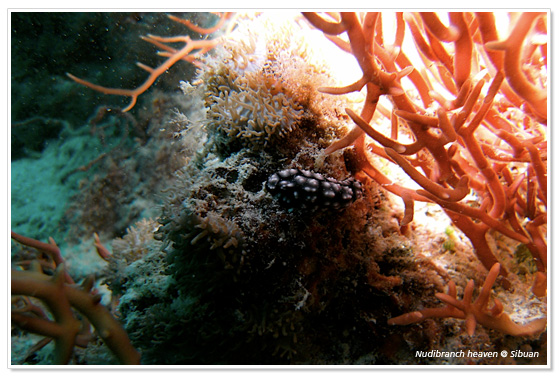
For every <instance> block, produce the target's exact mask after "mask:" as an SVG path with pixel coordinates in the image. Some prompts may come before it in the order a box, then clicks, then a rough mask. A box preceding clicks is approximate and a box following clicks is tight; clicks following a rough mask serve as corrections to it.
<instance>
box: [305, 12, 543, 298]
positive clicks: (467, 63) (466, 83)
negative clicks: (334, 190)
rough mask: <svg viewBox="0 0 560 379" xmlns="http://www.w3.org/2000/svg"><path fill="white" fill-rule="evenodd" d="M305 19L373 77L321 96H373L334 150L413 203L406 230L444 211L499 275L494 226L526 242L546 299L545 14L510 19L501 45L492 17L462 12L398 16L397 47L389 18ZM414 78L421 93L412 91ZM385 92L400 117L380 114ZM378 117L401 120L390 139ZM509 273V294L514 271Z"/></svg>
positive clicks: (338, 16) (343, 15)
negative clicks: (391, 165) (389, 36)
mask: <svg viewBox="0 0 560 379" xmlns="http://www.w3.org/2000/svg"><path fill="white" fill-rule="evenodd" d="M304 15H305V17H306V18H307V19H308V21H309V22H310V23H311V24H312V25H314V26H315V27H316V28H318V29H320V30H321V31H323V32H324V33H325V34H326V35H327V36H328V38H329V39H331V40H333V42H335V43H336V44H337V46H339V47H340V48H341V49H342V50H343V51H345V52H347V53H351V54H353V55H354V57H355V59H356V60H357V62H358V64H359V66H360V69H361V71H362V76H361V78H360V79H359V80H358V81H356V82H355V83H353V84H350V85H348V86H346V87H342V88H330V87H323V88H320V89H319V90H320V91H322V92H325V93H330V94H335V95H336V94H345V93H350V92H354V91H360V90H362V89H363V88H365V90H366V98H365V102H364V105H363V107H362V110H361V112H360V114H357V113H355V112H354V111H352V110H350V109H347V113H348V115H349V116H350V117H351V118H352V120H353V121H354V122H355V124H356V126H355V127H354V129H353V130H351V131H350V132H349V133H348V134H347V135H346V136H345V137H344V138H342V139H341V140H339V141H336V142H335V143H333V144H332V145H331V146H330V147H329V148H328V149H327V150H326V153H332V152H334V151H336V150H338V149H341V148H344V147H346V146H349V145H352V144H353V145H354V147H355V148H356V150H357V153H358V155H359V158H358V159H359V162H360V164H359V166H360V168H361V170H363V172H364V173H365V174H367V175H368V176H369V177H371V178H372V179H374V180H375V181H376V182H378V183H379V184H381V185H382V186H384V187H385V188H386V189H387V190H389V191H391V192H393V193H395V194H397V195H398V196H400V197H401V198H402V199H403V201H404V204H405V213H404V217H403V218H402V220H401V225H402V226H405V225H407V224H408V223H410V222H411V221H412V220H413V217H414V202H415V201H428V202H434V203H437V204H439V205H440V206H441V207H442V208H443V209H444V210H445V211H446V212H447V214H448V215H449V217H450V218H451V219H452V221H453V223H454V224H455V225H456V226H457V227H458V228H459V229H460V230H461V231H463V233H464V234H465V235H466V236H467V237H468V238H469V239H470V241H471V243H472V245H473V247H474V251H475V253H476V255H477V257H478V258H479V260H480V261H481V262H482V264H483V265H484V266H485V267H486V268H487V269H488V270H490V269H491V268H492V267H493V266H494V264H495V263H497V262H498V259H497V257H496V256H495V254H494V253H493V251H492V249H491V247H490V245H489V243H488V241H487V234H488V231H489V230H491V229H492V230H496V231H498V232H499V233H501V234H503V235H505V236H507V237H509V238H511V239H513V240H516V241H518V242H520V243H523V244H525V245H526V246H527V247H528V249H529V250H530V251H531V253H532V254H533V258H534V260H535V262H536V265H537V269H538V274H537V275H535V281H534V293H535V294H537V295H538V296H544V295H545V294H546V271H547V257H546V254H547V251H546V237H545V235H546V218H547V216H546V206H547V169H546V161H547V154H546V153H547V137H546V134H547V132H546V108H547V102H546V81H547V76H546V70H547V66H546V64H547V61H546V46H545V45H542V43H543V42H542V38H540V39H537V38H535V36H537V35H542V34H546V30H547V29H546V14H544V13H526V14H521V15H515V14H511V15H510V19H511V23H512V25H513V28H512V30H511V32H510V35H509V37H508V38H507V39H506V40H505V41H503V42H500V41H498V31H497V27H496V23H495V19H494V15H493V14H491V13H460V12H452V13H449V27H446V26H444V25H443V23H442V22H441V21H440V19H439V16H438V15H436V14H433V13H402V12H398V13H396V15H395V16H396V29H395V40H394V43H393V44H390V43H387V42H388V41H387V40H386V39H385V38H386V36H384V35H383V29H382V17H385V15H383V16H382V14H381V13H367V14H360V15H358V14H355V13H350V12H343V13H340V14H333V13H329V14H328V15H326V16H324V17H323V16H321V15H319V14H315V13H304ZM406 25H408V27H409V29H410V31H411V33H412V37H413V39H414V42H415V44H416V48H417V50H418V52H419V53H420V59H421V62H423V64H422V63H416V62H415V63H412V62H411V60H410V59H409V57H407V55H406V52H405V51H404V50H403V49H402V41H403V38H404V35H405V32H406ZM344 35H346V37H347V38H343V36H344ZM534 40H539V41H540V42H538V43H539V44H540V45H535V43H534V42H533V41H534ZM391 42H392V41H391ZM538 47H543V48H540V49H539V48H538ZM500 51H504V52H505V53H503V54H502V53H500ZM405 77H406V78H408V79H410V82H411V83H412V86H409V87H406V86H405V85H404V81H403V79H404V78H405ZM401 82H403V83H401ZM414 93H416V95H414ZM385 96H386V97H388V99H389V100H390V101H391V103H392V107H393V110H392V112H384V110H383V109H382V108H381V107H378V103H379V102H380V101H381V100H383V99H382V98H383V97H385ZM449 96H450V97H451V98H449ZM378 111H381V112H382V113H383V112H384V113H385V114H386V115H388V117H389V118H390V119H391V130H390V136H387V135H386V134H384V133H383V132H381V131H379V130H378V128H376V127H374V126H372V125H371V124H370V123H371V121H372V120H373V119H374V115H375V113H376V112H378ZM401 124H404V125H403V126H406V130H402V128H400V126H401ZM399 133H400V136H399ZM366 136H369V137H370V138H371V139H366V138H365V137H366ZM405 137H406V138H408V139H409V141H410V142H403V140H404V138H405ZM368 150H369V151H372V152H373V153H374V154H376V155H378V156H381V157H383V158H385V159H387V160H390V161H393V162H395V163H396V164H397V165H398V166H400V167H401V168H402V169H403V170H404V171H405V172H406V173H407V174H408V175H409V176H410V178H412V179H413V180H414V181H415V182H416V183H417V184H418V185H419V186H420V187H421V189H419V190H414V189H410V188H407V187H404V186H401V185H399V184H397V183H394V182H393V180H392V179H391V178H389V177H387V176H385V175H384V174H383V173H382V172H381V171H380V170H379V169H378V168H376V167H375V166H374V164H373V163H372V162H371V159H370V154H369V152H368ZM472 194H476V197H475V199H474V200H473V198H472V196H470V195H472ZM500 273H501V275H503V277H504V279H503V280H502V281H501V282H502V284H503V285H504V286H508V280H507V275H508V271H507V270H506V269H505V267H504V264H502V265H501V271H500Z"/></svg>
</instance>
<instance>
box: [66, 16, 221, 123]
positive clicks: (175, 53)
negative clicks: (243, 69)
mask: <svg viewBox="0 0 560 379" xmlns="http://www.w3.org/2000/svg"><path fill="white" fill-rule="evenodd" d="M230 16H231V14H230V13H225V14H223V15H221V17H220V21H219V22H218V24H217V25H216V27H213V28H210V29H207V30H206V29H199V28H198V27H196V26H195V25H193V24H192V23H190V22H189V25H188V26H189V27H191V29H192V28H195V29H196V31H198V32H200V33H203V32H202V31H203V30H205V31H206V32H204V33H203V34H209V33H211V32H213V31H214V29H215V28H217V27H218V28H219V27H221V26H222V25H223V23H224V22H225V21H226V20H227V19H228V18H230ZM170 18H171V19H172V20H175V21H177V20H179V19H178V18H176V17H174V16H170ZM183 23H184V22H183ZM143 39H144V40H146V41H148V42H150V43H152V44H154V45H156V46H158V47H160V48H161V49H163V50H165V51H166V52H165V53H161V54H160V55H163V56H166V57H168V58H167V59H166V60H165V61H164V62H163V63H162V64H160V65H159V66H158V67H156V68H150V67H148V66H146V65H144V64H141V63H140V64H139V66H140V67H141V68H142V69H144V70H146V71H148V72H149V74H150V75H149V76H148V78H147V79H146V80H145V81H144V83H142V84H141V85H140V86H138V87H136V88H134V89H122V88H110V87H104V86H100V85H97V84H94V83H91V82H88V81H87V80H84V79H80V78H78V77H76V76H74V75H72V74H70V73H66V75H67V76H68V77H69V78H70V79H72V80H73V81H75V82H76V83H79V84H81V85H84V86H86V87H88V88H91V89H93V90H94V91H97V92H101V93H104V94H106V95H118V96H125V97H130V103H129V104H128V106H126V107H125V108H124V109H123V110H122V111H123V112H128V111H129V110H131V109H132V108H133V107H134V105H136V101H137V100H138V96H140V95H142V94H143V93H144V92H146V90H148V88H150V87H151V86H152V84H154V82H155V81H156V79H157V78H158V77H160V76H161V75H162V74H164V73H165V72H166V71H167V70H169V69H170V68H171V67H172V66H173V65H174V64H175V63H177V62H178V61H180V60H186V61H188V62H191V63H193V64H197V62H196V61H195V59H196V58H197V57H198V56H200V55H202V54H204V53H206V52H208V51H210V50H212V49H213V48H214V47H216V45H217V44H218V43H219V42H218V40H217V39H212V40H196V41H195V40H192V39H191V38H190V37H189V36H176V37H168V38H164V37H158V36H154V35H148V36H147V37H144V38H143ZM173 42H182V43H184V44H185V46H183V48H181V49H179V50H176V49H174V48H172V47H169V46H167V45H165V43H173Z"/></svg>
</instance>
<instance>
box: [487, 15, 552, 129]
mask: <svg viewBox="0 0 560 379" xmlns="http://www.w3.org/2000/svg"><path fill="white" fill-rule="evenodd" d="M543 15H544V13H536V12H527V13H523V14H522V15H521V16H520V17H519V20H517V23H516V24H515V27H514V29H513V30H512V31H511V34H510V35H509V37H508V38H507V39H506V40H505V41H499V42H498V41H495V42H488V43H486V44H485V47H486V49H489V50H503V51H504V73H505V75H506V78H507V80H508V83H509V84H510V85H511V88H513V90H514V91H515V92H516V93H517V94H518V95H519V96H521V97H522V98H523V99H525V101H527V103H528V104H529V105H530V107H531V109H532V110H533V111H534V112H535V113H536V114H537V115H538V116H539V117H541V118H542V119H544V120H546V119H547V95H546V90H544V89H542V88H539V87H537V86H535V85H533V84H532V83H531V82H529V80H527V77H526V76H525V74H524V73H523V71H522V70H521V56H522V50H523V42H524V41H525V39H526V37H527V35H528V34H529V31H530V30H531V28H532V27H533V25H534V23H535V20H537V19H538V18H539V17H541V16H543Z"/></svg>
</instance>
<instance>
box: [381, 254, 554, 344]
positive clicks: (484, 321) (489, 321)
mask: <svg viewBox="0 0 560 379" xmlns="http://www.w3.org/2000/svg"><path fill="white" fill-rule="evenodd" d="M499 272H500V264H499V263H496V264H495V265H494V266H492V269H490V272H489V273H488V276H487V277H486V280H485V281H484V285H483V286H482V288H481V290H480V294H479V295H478V297H477V298H476V300H474V301H472V297H473V292H474V281H473V280H472V279H471V280H470V281H469V283H468V284H467V286H466V287H465V291H464V294H463V299H462V300H459V299H457V288H456V287H455V283H454V282H453V281H450V282H449V284H448V292H447V294H444V293H438V294H436V297H437V298H438V299H439V300H441V301H443V302H444V303H446V304H447V305H446V306H445V307H442V308H426V309H422V310H420V311H415V312H410V313H405V314H403V315H401V316H398V317H393V318H391V319H389V321H388V323H389V325H408V324H412V323H417V322H422V321H424V320H425V319H427V318H435V317H437V318H439V317H454V318H461V319H464V320H465V325H466V328H467V333H468V335H469V336H472V335H474V332H475V328H476V324H477V323H478V324H480V325H482V326H484V327H487V328H490V329H496V330H499V331H500V332H502V333H506V334H509V335H512V336H532V335H535V334H537V333H540V332H542V331H543V330H544V329H545V328H546V318H541V319H538V320H535V321H531V322H529V323H527V324H524V325H519V324H516V323H514V322H513V321H512V320H511V319H510V318H509V316H508V315H507V314H505V313H504V307H503V305H502V303H501V302H500V301H499V300H498V299H494V306H493V307H492V309H488V301H489V300H490V292H491V290H492V286H493V285H494V283H495V281H496V278H497V277H498V274H499Z"/></svg>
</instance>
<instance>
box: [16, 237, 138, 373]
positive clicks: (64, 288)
mask: <svg viewBox="0 0 560 379" xmlns="http://www.w3.org/2000/svg"><path fill="white" fill-rule="evenodd" d="M12 238H13V239H15V240H16V241H19V242H20V243H22V244H24V245H26V246H29V247H33V248H35V249H37V250H39V251H40V252H42V253H45V254H47V255H48V256H50V257H52V258H53V260H54V262H55V271H54V274H53V275H47V274H45V273H43V269H42V268H41V266H42V265H41V263H40V261H39V260H35V261H33V262H31V263H30V265H29V266H30V269H29V270H24V271H22V270H12V274H11V292H12V296H14V297H16V298H17V297H22V296H23V297H33V298H37V299H40V300H42V301H43V302H44V303H45V304H46V305H47V307H48V309H49V311H50V312H51V313H52V316H53V318H54V320H50V319H49V318H48V317H47V316H46V314H45V312H42V311H41V312H38V311H37V310H33V309H31V308H30V307H29V306H23V307H18V306H15V307H13V308H12V316H11V317H12V322H13V323H14V324H15V325H17V326H19V327H20V328H22V329H25V330H28V331H30V332H32V333H36V334H39V335H43V336H46V337H47V338H48V339H49V340H47V341H50V339H52V340H54V341H55V357H54V363H55V364H66V363H68V361H69V360H70V359H71V357H72V351H73V349H74V346H75V345H82V346H84V345H87V343H88V340H89V339H91V338H90V337H88V336H87V332H88V331H89V328H86V329H85V330H84V325H87V324H85V323H84V322H83V321H82V322H80V321H78V319H77V318H76V316H75V315H74V311H73V309H75V310H77V311H78V312H80V313H81V314H82V315H83V316H85V317H86V318H87V320H89V322H91V324H92V325H93V326H94V328H95V329H96V331H97V333H98V334H99V336H100V337H101V338H102V339H103V341H104V342H105V343H106V344H107V346H108V347H109V348H110V349H111V351H112V352H113V353H114V354H115V356H116V357H117V358H118V359H119V361H120V362H121V363H122V364H139V363H140V354H139V353H138V352H137V351H136V350H135V349H134V347H133V346H132V344H131V343H130V340H129V339H128V336H127V334H126V332H125V331H124V329H123V328H122V326H121V325H120V324H119V322H118V321H117V320H116V319H115V318H114V317H113V315H112V314H111V313H110V312H109V311H108V310H107V309H106V308H105V307H104V306H103V305H102V304H101V303H100V301H101V296H100V295H99V294H96V293H95V292H94V291H92V289H93V283H94V281H93V278H92V277H90V278H88V279H87V280H85V281H84V283H83V284H82V285H81V286H80V287H77V286H75V285H74V281H73V280H72V278H71V277H70V276H69V275H68V273H67V272H66V270H65V268H64V262H63V260H62V256H61V254H60V249H58V247H57V246H56V244H55V243H54V241H52V240H51V243H49V244H46V243H43V242H40V241H37V240H34V239H31V238H28V237H24V236H21V235H19V234H17V233H14V232H12ZM24 304H27V305H29V304H30V303H29V302H28V301H24Z"/></svg>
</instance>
